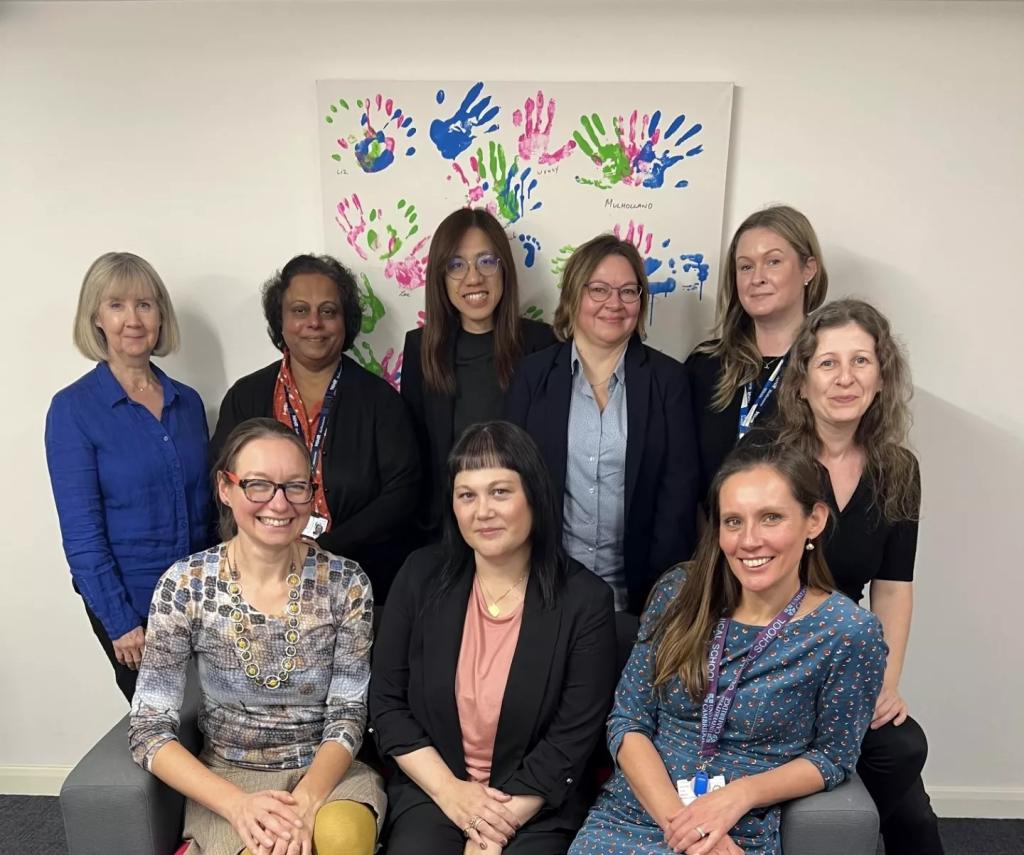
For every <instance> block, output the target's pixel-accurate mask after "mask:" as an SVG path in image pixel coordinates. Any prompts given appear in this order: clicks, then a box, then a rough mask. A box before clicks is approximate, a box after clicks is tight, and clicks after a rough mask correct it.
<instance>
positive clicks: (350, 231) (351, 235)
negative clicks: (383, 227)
mask: <svg viewBox="0 0 1024 855" xmlns="http://www.w3.org/2000/svg"><path fill="white" fill-rule="evenodd" d="M334 222H336V223H337V224H338V226H339V227H340V228H341V231H342V232H343V233H344V235H345V242H346V243H347V244H348V245H349V246H350V247H352V249H354V250H355V251H356V255H358V256H359V257H360V258H361V259H363V260H364V261H365V260H366V258H367V255H366V250H365V249H363V246H362V242H363V234H364V233H365V232H366V226H367V223H366V214H365V213H364V212H363V203H362V202H361V201H360V200H359V196H358V194H356V193H353V194H352V196H351V198H349V197H346V198H344V199H342V200H341V201H340V202H339V203H338V213H337V214H336V215H335V217H334Z"/></svg>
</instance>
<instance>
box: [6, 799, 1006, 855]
mask: <svg viewBox="0 0 1024 855" xmlns="http://www.w3.org/2000/svg"><path fill="white" fill-rule="evenodd" d="M939 822H940V828H941V831H942V841H943V843H944V844H945V847H946V855H1024V819H943V820H939ZM67 851H68V850H67V845H66V844H65V842H64V823H63V821H62V820H61V815H60V804H59V803H58V801H57V799H56V798H54V797H52V796H0V855H67ZM879 852H882V849H881V848H879ZM112 855H120V853H112ZM124 855H131V853H127V852H126V853H124ZM888 855H900V853H895V852H894V853H888Z"/></svg>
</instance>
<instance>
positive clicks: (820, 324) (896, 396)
mask: <svg viewBox="0 0 1024 855" xmlns="http://www.w3.org/2000/svg"><path fill="white" fill-rule="evenodd" d="M847 324H856V325H857V326H858V327H860V328H861V329H862V330H864V332H866V333H867V334H868V335H869V336H871V337H872V338H873V339H874V340H875V356H876V358H877V359H878V371H879V375H880V377H881V381H882V388H881V389H880V390H879V392H878V394H877V395H876V396H875V400H874V401H872V402H871V405H870V406H869V407H868V409H867V412H865V413H864V415H863V416H862V417H861V420H860V424H859V425H857V433H856V434H855V436H854V441H855V442H856V443H857V445H858V447H860V448H861V449H862V450H863V452H864V458H865V464H864V471H865V474H866V475H867V476H868V479H869V480H870V483H871V491H872V498H873V499H874V502H875V505H876V506H877V507H878V508H879V510H880V511H881V512H882V515H883V516H884V517H885V519H886V520H887V521H888V522H897V521H898V520H915V519H917V518H918V515H919V513H920V506H921V483H920V478H919V475H918V466H917V459H916V458H915V457H914V455H913V454H912V453H911V452H910V450H909V449H907V447H906V443H907V435H908V433H909V432H910V422H911V418H910V407H909V402H910V398H911V395H913V391H914V387H913V385H912V383H911V381H910V367H909V366H908V364H907V359H906V357H905V356H904V354H903V349H902V348H901V347H900V344H899V342H898V341H897V340H896V339H895V338H894V337H893V335H892V331H891V330H890V328H889V321H888V320H887V319H886V317H885V315H883V314H882V313H881V312H879V311H878V309H876V308H875V307H874V306H872V305H871V304H870V303H865V302H864V301H863V300H836V301H835V302H834V303H828V304H827V305H825V306H822V307H821V308H820V309H817V310H816V311H814V312H812V313H811V314H810V315H808V316H807V319H806V320H805V321H804V325H803V326H802V327H801V328H800V332H799V334H798V335H797V338H796V341H795V342H794V343H793V349H792V351H791V356H790V360H789V364H788V365H787V366H786V374H785V380H784V381H783V383H782V386H781V387H780V389H779V415H778V418H779V425H780V428H781V433H780V435H779V442H782V443H786V444H792V445H794V446H797V447H799V448H800V449H801V450H802V451H803V452H804V453H805V454H809V455H811V456H812V457H817V456H818V454H819V453H820V452H821V440H820V439H819V437H818V431H817V428H816V427H815V424H814V414H813V413H812V412H811V408H810V406H809V405H808V403H807V401H806V399H805V398H804V397H803V387H804V384H805V383H806V382H807V373H808V370H809V367H810V364H811V359H812V358H813V357H814V352H815V351H816V350H817V349H818V333H819V332H820V331H821V330H824V329H834V328H836V327H844V326H846V325H847Z"/></svg>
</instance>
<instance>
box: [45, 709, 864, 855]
mask: <svg viewBox="0 0 1024 855" xmlns="http://www.w3.org/2000/svg"><path fill="white" fill-rule="evenodd" d="M196 700H197V699H196V698H195V697H194V696H191V697H187V698H186V704H185V707H184V709H183V710H182V715H181V729H180V732H179V737H180V738H181V741H182V744H183V745H185V746H186V747H188V749H189V750H190V751H193V752H198V750H199V746H200V741H201V737H200V734H199V729H198V727H197V724H196V707H197V703H196ZM184 804H185V800H184V798H183V797H182V796H180V795H179V794H178V793H176V792H174V791H173V790H172V789H171V788H170V787H167V786H165V785H164V784H162V783H161V782H160V781H159V780H157V779H156V778H155V777H154V776H153V775H150V774H149V773H148V772H145V771H143V770H142V769H141V768H139V767H138V766H137V765H136V764H135V763H134V762H133V761H132V758H131V755H130V754H129V753H128V717H127V716H125V717H124V718H123V719H121V721H119V722H118V723H117V724H116V725H114V727H113V728H111V730H110V732H109V733H107V735H106V736H104V737H103V738H102V739H101V740H100V741H99V742H97V743H96V745H95V746H94V747H93V749H92V750H91V751H90V752H89V753H88V754H86V755H85V757H83V758H82V760H81V762H80V763H79V764H78V765H77V766H76V767H75V768H74V769H73V770H72V772H71V774H70V775H68V777H67V780H66V781H65V782H64V786H63V787H62V788H61V791H60V806H61V811H62V812H63V814H64V830H65V832H66V833H67V838H68V853H69V855H109V853H111V852H125V853H131V854H132V855H171V853H173V852H174V851H175V850H176V849H177V848H178V846H179V845H180V843H181V825H182V819H183V814H184ZM877 840H878V814H877V813H876V812H875V805H874V803H873V802H872V801H871V797H870V796H869V795H868V793H867V790H865V789H864V785H863V784H862V783H861V782H860V780H859V779H858V778H853V779H852V780H850V781H847V782H846V783H844V784H842V785H840V786H839V787H836V789H834V790H833V791H832V792H831V793H817V794H815V795H813V796H808V797H807V798H803V799H798V800H797V801H794V802H790V803H789V804H787V805H786V806H785V807H784V808H783V810H782V849H783V851H784V852H785V853H786V855H875V849H876V844H877Z"/></svg>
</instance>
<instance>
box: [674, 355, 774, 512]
mask: <svg viewBox="0 0 1024 855" xmlns="http://www.w3.org/2000/svg"><path fill="white" fill-rule="evenodd" d="M711 343H712V342H704V345H707V344H711ZM704 345H700V347H703V346H704ZM779 358H780V357H777V356H776V357H771V358H769V359H765V360H764V364H763V367H762V369H761V376H760V377H759V378H758V379H757V381H755V383H754V386H755V389H754V398H755V399H756V398H757V395H758V394H759V393H760V391H761V389H762V388H763V387H764V384H765V381H767V379H768V377H769V375H771V373H772V371H773V370H774V368H775V366H776V365H777V364H778V361H779ZM685 367H686V372H687V375H688V376H689V380H690V392H691V394H692V395H693V420H694V424H696V425H697V441H698V445H699V448H700V495H701V500H702V501H707V495H708V490H709V489H710V487H711V481H712V480H713V479H714V477H715V475H716V474H717V472H718V467H720V466H721V465H722V461H723V460H725V458H726V455H728V454H729V452H730V451H732V449H733V447H734V446H735V445H736V435H737V431H738V429H739V422H740V403H741V401H742V400H743V389H742V387H741V388H739V389H737V390H736V394H735V395H733V396H732V400H731V401H730V402H729V406H727V407H726V408H725V409H724V410H722V411H721V412H719V411H716V410H714V409H712V407H711V401H712V400H713V399H714V397H715V387H716V386H717V384H718V375H719V374H721V372H722V360H721V359H720V358H719V357H717V356H712V355H711V354H709V353H698V352H697V351H696V350H694V351H693V352H692V353H691V354H690V355H689V356H688V357H687V359H686V363H685ZM777 393H778V389H776V394H777ZM776 409H777V407H776V400H775V394H772V395H771V396H770V397H769V398H768V400H767V401H765V403H764V406H763V407H761V410H760V412H759V414H758V417H757V421H755V423H754V424H756V425H765V424H768V423H770V422H771V420H772V419H773V417H774V416H775V413H776Z"/></svg>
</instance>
